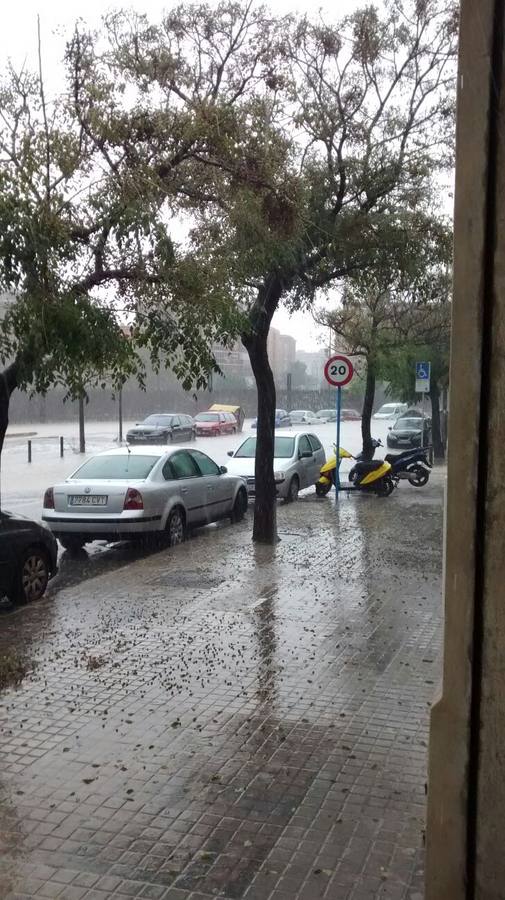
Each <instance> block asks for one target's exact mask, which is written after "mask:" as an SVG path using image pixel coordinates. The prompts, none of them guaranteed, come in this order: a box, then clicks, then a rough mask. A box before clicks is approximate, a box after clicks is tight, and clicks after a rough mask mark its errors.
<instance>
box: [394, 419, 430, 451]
mask: <svg viewBox="0 0 505 900" xmlns="http://www.w3.org/2000/svg"><path fill="white" fill-rule="evenodd" d="M423 429H424V437H423V441H422V443H423V446H424V447H427V446H428V444H430V443H431V419H428V418H427V417H424V418H423V417H421V418H419V416H411V417H410V418H407V417H405V416H400V417H399V418H398V419H397V420H396V422H395V423H394V425H393V426H392V428H390V429H389V432H388V436H387V438H386V443H387V446H388V447H389V448H390V449H392V450H393V449H397V450H400V449H401V450H406V449H407V448H410V447H420V446H421V435H422V432H423Z"/></svg>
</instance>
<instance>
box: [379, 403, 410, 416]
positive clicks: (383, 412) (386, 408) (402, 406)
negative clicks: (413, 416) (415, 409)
mask: <svg viewBox="0 0 505 900" xmlns="http://www.w3.org/2000/svg"><path fill="white" fill-rule="evenodd" d="M407 409H408V406H407V404H406V403H383V404H382V406H381V407H380V409H378V410H377V412H376V413H374V414H373V416H372V419H397V418H398V416H401V414H402V413H404V412H405V411H406V410H407Z"/></svg>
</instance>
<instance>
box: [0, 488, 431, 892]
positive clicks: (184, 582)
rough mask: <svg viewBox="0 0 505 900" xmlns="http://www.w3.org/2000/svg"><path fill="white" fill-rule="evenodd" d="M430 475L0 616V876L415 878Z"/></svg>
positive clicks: (70, 880)
mask: <svg viewBox="0 0 505 900" xmlns="http://www.w3.org/2000/svg"><path fill="white" fill-rule="evenodd" d="M441 497H442V478H441V475H440V474H439V473H436V474H435V476H434V478H433V481H432V482H431V483H430V485H429V486H428V488H427V489H423V490H422V491H418V492H416V491H415V490H414V489H411V488H409V487H408V486H406V485H401V486H400V489H399V490H398V491H397V492H395V495H394V496H393V497H392V498H390V499H388V500H379V499H377V498H373V497H359V496H358V497H353V496H351V497H349V498H345V497H343V498H341V500H340V502H339V508H338V511H337V510H335V505H334V502H333V501H330V500H329V499H328V498H326V499H324V500H316V499H315V498H314V495H313V494H310V495H309V496H306V497H302V498H301V500H300V502H299V503H298V504H296V505H293V506H291V507H289V506H280V507H279V529H280V532H281V536H282V541H281V543H280V544H279V545H278V546H277V547H276V548H275V549H273V550H272V549H271V548H262V547H260V548H254V547H253V546H252V544H251V541H250V521H248V522H245V523H243V524H242V525H240V526H238V527H237V526H235V527H233V528H232V527H230V526H223V527H219V528H211V529H207V530H205V531H203V532H200V533H199V534H198V535H197V536H195V537H194V538H193V539H191V540H190V541H188V542H187V543H186V544H185V545H183V546H181V547H178V548H176V550H175V551H166V552H164V553H157V554H155V555H152V556H149V557H147V558H145V559H141V560H138V561H135V562H134V563H132V564H131V565H127V566H124V567H122V568H120V569H118V570H117V571H113V572H109V573H106V574H104V575H101V576H99V577H97V578H94V579H92V580H89V581H87V582H84V583H83V584H81V585H80V586H78V587H73V588H70V589H67V590H62V591H60V592H55V593H54V594H53V595H50V596H49V597H48V598H47V599H45V600H44V601H43V602H41V603H39V604H37V605H35V606H31V607H27V608H25V609H20V610H18V611H15V612H9V613H8V614H4V615H2V616H0V652H2V651H5V650H6V649H9V650H11V651H12V650H14V651H15V652H17V653H22V654H23V655H24V657H25V658H26V662H27V665H28V666H29V667H30V666H33V669H32V670H31V671H30V672H29V674H28V675H27V677H26V678H25V679H24V681H23V682H22V684H21V685H20V686H19V687H17V688H15V689H10V690H7V691H5V692H4V693H3V694H1V695H0V897H1V898H8V900H14V898H19V900H21V898H29V897H59V898H63V900H74V898H75V900H79V898H84V900H106V898H109V897H111V898H127V897H151V898H164V900H210V898H214V897H216V896H219V897H221V898H226V900H238V898H245V900H317V898H323V897H324V898H328V900H365V898H389V900H400V898H402V900H422V896H423V825H424V812H425V796H424V783H425V778H426V775H425V769H426V752H427V750H426V748H427V728H428V713H429V704H430V702H431V699H432V697H433V692H434V684H435V683H436V682H437V679H438V675H439V655H440V646H441V602H440V574H441V572H440V570H441V520H442V510H441Z"/></svg>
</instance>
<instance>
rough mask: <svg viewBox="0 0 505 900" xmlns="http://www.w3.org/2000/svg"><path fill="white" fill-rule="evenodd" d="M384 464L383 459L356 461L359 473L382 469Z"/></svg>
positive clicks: (363, 473)
mask: <svg viewBox="0 0 505 900" xmlns="http://www.w3.org/2000/svg"><path fill="white" fill-rule="evenodd" d="M382 465H383V460H382V459H372V460H370V462H359V463H356V466H355V470H356V474H357V475H365V474H367V473H368V472H375V470H376V469H380V467H381V466H382Z"/></svg>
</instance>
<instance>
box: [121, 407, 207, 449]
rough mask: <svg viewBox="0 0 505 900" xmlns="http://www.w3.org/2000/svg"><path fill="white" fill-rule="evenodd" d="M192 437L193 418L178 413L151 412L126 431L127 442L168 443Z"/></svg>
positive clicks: (189, 439)
mask: <svg viewBox="0 0 505 900" xmlns="http://www.w3.org/2000/svg"><path fill="white" fill-rule="evenodd" d="M194 438H195V423H194V422H193V419H192V418H191V416H186V415H181V414H180V413H153V415H151V416H148V417H147V419H144V421H143V422H140V423H137V425H135V426H134V427H133V428H130V429H129V431H128V432H127V433H126V440H127V442H128V444H169V443H170V442H171V441H193V440H194Z"/></svg>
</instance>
